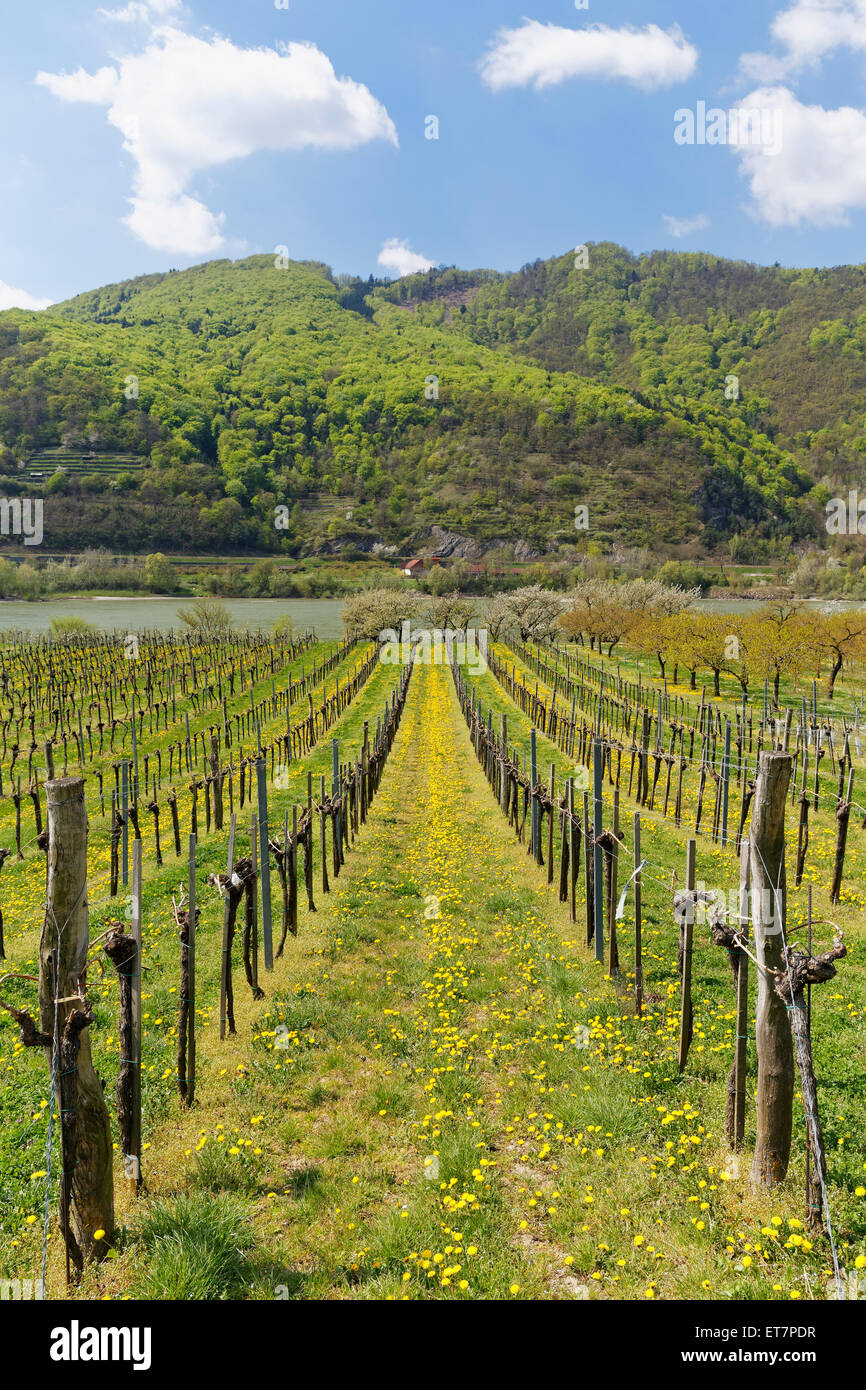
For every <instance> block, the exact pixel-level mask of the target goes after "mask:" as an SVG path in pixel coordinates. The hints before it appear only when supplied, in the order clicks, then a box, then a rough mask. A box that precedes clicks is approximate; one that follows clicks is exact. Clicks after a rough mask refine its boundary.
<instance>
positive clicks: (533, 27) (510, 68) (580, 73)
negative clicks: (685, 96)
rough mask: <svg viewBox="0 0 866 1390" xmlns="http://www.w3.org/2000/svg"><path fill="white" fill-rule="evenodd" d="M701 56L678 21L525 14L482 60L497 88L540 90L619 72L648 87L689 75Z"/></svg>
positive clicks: (503, 32)
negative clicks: (582, 22)
mask: <svg viewBox="0 0 866 1390" xmlns="http://www.w3.org/2000/svg"><path fill="white" fill-rule="evenodd" d="M697 61H698V50H697V49H696V48H694V47H693V45H692V44H690V43H688V42H687V40H686V38H685V36H684V34H683V32H682V30H681V29H680V27H679V25H677V24H675V25H674V26H673V28H671V29H668V30H664V29H660V28H659V27H658V25H657V24H648V25H646V27H645V28H643V29H635V28H631V27H629V28H623V29H611V28H609V27H608V26H607V25H603V24H594V25H591V26H589V27H587V28H585V29H564V28H562V27H561V26H560V25H558V24H542V23H540V22H539V21H538V20H536V19H526V20H524V22H523V25H522V26H521V28H519V29H500V31H499V33H498V34H497V35H496V38H495V39H494V40H493V43H492V45H491V48H490V50H489V52H488V53H487V54H486V55H485V57H484V58H483V59H482V62H481V65H480V66H481V75H482V78H483V80H484V82H485V83H486V84H487V86H488V87H490V88H492V89H493V91H501V90H502V89H503V88H504V87H528V86H530V84H531V85H533V86H534V87H535V88H536V90H538V89H540V88H542V87H550V86H552V85H553V84H554V83H556V82H564V81H565V80H566V78H569V77H616V78H622V80H623V81H625V82H631V83H632V84H633V85H634V86H636V87H642V88H644V89H647V90H649V89H652V88H654V87H667V86H670V85H671V84H672V83H674V82H682V81H684V79H685V78H687V77H690V76H691V74H692V73H693V72H694V70H695V67H696V65H697Z"/></svg>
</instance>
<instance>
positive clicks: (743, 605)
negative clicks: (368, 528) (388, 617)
mask: <svg viewBox="0 0 866 1390" xmlns="http://www.w3.org/2000/svg"><path fill="white" fill-rule="evenodd" d="M224 601H225V604H226V607H227V608H228V610H229V612H230V613H231V615H232V618H233V619H234V620H235V623H236V625H237V626H238V627H241V628H270V627H272V626H273V624H274V623H275V622H276V620H277V619H278V618H281V617H282V616H283V615H284V614H288V616H289V617H290V618H291V620H292V622H293V624H294V628H295V632H298V633H300V632H306V631H308V630H310V629H312V630H313V631H314V632H315V633H316V634H317V636H319V637H321V638H323V639H324V640H325V641H333V640H334V639H336V638H338V637H341V636H342V623H341V620H340V613H341V611H342V608H343V603H344V600H343V599H340V598H310V599H304V598H300V599H280V598H229V599H225V600H224ZM191 602H192V600H191V599H177V598H102V597H99V596H93V597H88V598H69V599H63V598H57V599H46V600H45V601H43V602H38V603H24V602H22V601H21V600H19V599H8V600H0V631H3V630H4V629H5V630H7V631H8V630H9V629H15V630H16V631H23V632H27V631H29V632H32V633H34V634H36V633H40V632H48V631H49V629H50V626H51V619H52V618H84V620H85V622H88V623H92V624H93V625H94V627H98V628H99V629H100V630H101V631H102V632H142V631H144V630H146V629H151V630H152V629H154V628H158V629H160V630H162V631H163V632H168V631H178V630H180V629H182V628H183V623H182V622H181V621H180V619H179V618H178V609H179V608H188V607H189V606H190V603H191ZM807 602H808V604H809V606H810V607H817V608H822V607H823V608H834V609H835V608H863V607H864V605H863V604H862V603H852V602H847V601H844V602H840V601H838V600H837V601H834V602H833V603H832V604H830V603H828V601H827V600H825V599H809V600H807ZM698 607H699V608H704V609H710V610H713V609H714V610H715V611H716V612H717V613H749V612H754V611H756V610H757V609H758V608H759V607H760V604H759V603H757V602H755V601H752V600H749V599H703V600H702V601H701V602H700V603H699V604H698Z"/></svg>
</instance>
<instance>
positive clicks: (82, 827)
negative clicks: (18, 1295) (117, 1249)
mask: <svg viewBox="0 0 866 1390" xmlns="http://www.w3.org/2000/svg"><path fill="white" fill-rule="evenodd" d="M45 793H46V799H47V816H48V886H47V894H46V896H47V911H46V914H45V922H44V924H43V928H42V939H41V942H40V947H39V1021H40V1029H41V1039H40V1041H41V1042H42V1043H43V1045H44V1047H45V1053H46V1058H47V1060H48V1064H49V1066H50V1067H51V1068H52V1075H53V1076H54V1077H55V1078H56V1081H55V1084H56V1087H57V1094H58V1095H59V1106H58V1108H59V1109H60V1111H61V1116H60V1130H61V1141H62V1151H63V1160H62V1161H63V1171H62V1177H61V1195H60V1201H61V1222H60V1226H61V1231H62V1232H63V1234H64V1238H65V1240H66V1250H67V1271H68V1268H69V1264H68V1262H69V1261H70V1260H71V1261H72V1263H73V1264H74V1265H75V1268H76V1270H78V1271H80V1270H81V1269H82V1268H83V1266H84V1264H85V1263H86V1262H88V1261H91V1260H103V1259H105V1257H106V1255H107V1254H108V1251H109V1250H110V1248H111V1245H112V1242H113V1239H114V1173H113V1153H112V1146H111V1123H110V1120H109V1116H108V1109H107V1106H106V1104H105V1096H104V1094H103V1090H102V1083H101V1081H100V1079H99V1077H98V1076H97V1074H96V1072H95V1070H94V1068H93V1061H92V1059H91V1054H90V1034H89V1031H88V1030H89V1025H90V1024H91V1023H92V1022H93V1014H92V1012H91V1009H90V1004H89V1002H88V1001H87V1000H86V999H85V998H84V995H83V993H80V992H79V991H83V990H84V989H85V988H86V985H85V979H86V971H87V953H88V949H89V945H90V935H89V930H88V905H87V811H86V809H85V804H84V781H83V779H82V778H80V777H63V778H60V779H58V780H55V781H52V782H48V783H46V787H45ZM97 1231H99V1232H100V1235H99V1237H98V1238H97V1236H96V1232H97Z"/></svg>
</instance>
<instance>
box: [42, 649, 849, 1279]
mask: <svg viewBox="0 0 866 1390" xmlns="http://www.w3.org/2000/svg"><path fill="white" fill-rule="evenodd" d="M479 689H480V691H481V692H482V693H483V698H484V700H485V706H486V704H487V702H488V700H490V699H492V700H493V701H494V703H495V702H496V701H497V700H499V699H500V697H499V695H498V694H497V690H496V687H495V685H494V683H493V681H492V678H491V677H489V676H485V677H482V678H481V680H480V682H479ZM503 707H505V704H504V702H503ZM509 716H510V719H511V720H512V721H513V724H512V727H513V728H514V729H515V731H516V730H517V729H518V728H519V720H520V716H519V715H518V714H517V711H516V710H515V708H514V706H510V707H509ZM355 717H356V718H358V719H359V718H360V717H361V714H360V711H359V712H358V713H357V714H356V716H355ZM550 757H551V759H552V758H554V752H553V750H550ZM644 850H645V853H647V854H648V856H649V858H650V865H651V870H650V871H648V873H647V875H646V878H645V889H644V896H645V904H646V909H645V920H646V923H647V960H646V970H647V980H646V988H647V990H648V992H649V994H648V1005H647V1012H646V1014H645V1017H644V1019H643V1020H642V1021H641V1020H638V1019H636V1018H635V1017H634V1013H633V1008H632V1005H631V1001H630V997H629V991H628V982H627V980H624V981H619V982H614V981H612V980H610V979H608V978H607V977H606V976H605V973H604V968H603V967H601V966H599V965H598V964H596V962H595V961H594V960H593V959H591V957H590V956H589V954H588V952H587V951H586V948H585V946H584V945H583V944H582V938H583V928H582V925H579V926H578V927H575V926H573V925H572V924H571V923H570V922H569V920H568V914H567V910H566V909H564V908H563V907H562V906H561V905H560V904H559V902H558V901H557V899H556V894H555V893H554V892H553V891H552V890H549V889H548V887H547V884H546V879H545V875H544V874H543V873H541V872H540V871H539V870H538V869H537V868H536V866H535V865H534V864H533V863H532V862H531V861H529V859H528V858H527V855H526V850H525V847H523V846H520V845H518V844H517V843H516V841H515V839H514V837H513V834H512V832H511V831H510V830H509V829H508V827H507V826H506V824H505V822H504V820H503V819H502V817H501V815H500V812H499V809H498V807H497V805H496V803H495V801H494V799H493V797H492V795H491V793H490V791H489V788H488V786H487V783H486V781H485V780H484V778H483V775H482V773H481V771H480V769H479V767H478V765H477V763H476V762H475V759H474V755H473V753H472V750H471V746H470V743H469V739H468V735H467V733H466V729H465V725H464V724H463V721H462V718H461V716H460V713H459V709H458V707H457V704H456V700H455V697H454V694H453V690H452V687H451V682H450V676H449V674H448V673H447V671H445V670H443V669H440V668H435V667H434V668H429V667H428V668H425V667H420V666H419V667H417V668H416V670H415V672H414V675H413V679H412V682H411V685H410V689H409V697H408V702H407V707H406V711H405V714H404V721H403V725H402V727H401V730H400V732H399V734H398V737H397V741H396V743H395V747H394V751H393V753H392V756H391V759H390V761H389V763H388V765H387V768H386V772H385V777H384V781H383V785H382V788H381V790H380V793H379V796H378V798H377V800H376V802H375V803H374V807H373V810H372V813H371V817H370V819H369V821H368V823H367V826H366V827H365V828H364V829H363V831H362V834H361V838H360V840H359V841H358V842H356V847H355V850H354V851H353V853H352V854H351V856H350V858H349V861H348V863H347V865H346V868H345V869H344V870H343V872H342V873H341V875H340V877H339V879H338V880H337V882H336V884H334V885H333V887H334V890H335V891H334V892H333V893H332V894H331V895H330V897H329V898H328V899H324V900H322V899H321V898H320V897H319V896H318V895H317V899H318V901H319V907H320V910H319V912H318V913H317V914H316V915H315V917H310V916H309V915H308V914H307V913H306V911H302V922H301V932H300V935H299V937H298V939H297V940H296V941H293V942H290V944H289V947H288V949H287V953H286V956H285V958H284V960H283V961H282V962H279V963H278V965H277V969H276V971H275V973H274V975H273V976H272V977H267V978H266V980H265V985H266V989H267V994H268V998H267V999H266V1000H264V1001H262V1002H259V1003H255V1002H253V1000H252V999H251V998H250V996H249V993H248V991H247V990H246V988H238V990H237V995H238V1000H237V1005H238V1007H237V1014H238V1034H237V1036H236V1037H235V1038H233V1039H230V1040H229V1041H228V1042H227V1043H225V1044H223V1045H220V1044H219V1042H218V1036H217V1031H216V1030H217V1026H218V1024H217V1020H216V1019H215V1018H214V1017H213V1016H212V1015H211V1016H209V1017H206V1018H203V1019H202V1034H201V1041H200V1044H199V1055H200V1059H201V1061H200V1066H201V1075H200V1082H199V1089H198V1103H197V1105H196V1106H195V1107H194V1109H193V1110H192V1111H190V1112H188V1113H187V1112H184V1111H182V1110H180V1109H179V1107H178V1105H177V1102H176V1100H175V1099H174V1098H173V1093H172V1089H171V1081H170V1080H169V1081H168V1085H167V1087H166V1095H165V1099H164V1103H163V1105H162V1108H161V1112H160V1113H159V1114H156V1115H154V1116H153V1118H152V1121H151V1124H150V1126H149V1130H148V1137H149V1141H150V1148H149V1150H148V1152H147V1153H146V1155H145V1162H146V1174H147V1184H148V1192H147V1194H146V1196H145V1197H144V1198H142V1199H140V1200H139V1201H138V1202H136V1203H134V1204H132V1203H130V1204H127V1205H125V1206H124V1208H123V1213H122V1215H123V1223H124V1230H123V1233H122V1235H121V1237H120V1239H119V1240H118V1244H117V1252H116V1258H115V1259H114V1260H112V1261H110V1262H109V1263H108V1264H107V1265H106V1266H104V1267H103V1268H102V1269H100V1270H98V1271H95V1272H93V1273H92V1274H90V1275H89V1276H88V1281H87V1282H86V1283H85V1285H84V1286H83V1288H82V1293H83V1294H84V1295H85V1296H88V1297H124V1296H136V1295H143V1296H149V1297H158V1298H191V1297H207V1298H219V1297H229V1298H252V1299H273V1298H278V1299H294V1298H338V1299H345V1298H366V1299H383V1298H384V1299H404V1298H409V1299H417V1298H426V1299H430V1298H440V1299H453V1298H458V1299H460V1298H462V1299H483V1298H495V1299H510V1298H516V1299H523V1298H577V1299H585V1298H592V1299H629V1298H639V1299H644V1300H646V1299H652V1298H660V1299H691V1298H695V1299H706V1300H713V1299H763V1298H770V1299H774V1298H775V1299H790V1298H802V1299H808V1298H810V1297H811V1298H823V1297H825V1293H824V1285H825V1284H826V1282H827V1279H828V1277H829V1264H828V1254H827V1247H826V1244H825V1243H824V1241H823V1240H819V1239H818V1240H814V1241H812V1242H810V1240H809V1239H808V1238H807V1235H806V1233H805V1232H804V1230H803V1227H802V1226H801V1225H800V1224H799V1223H800V1222H801V1220H802V1218H803V1198H802V1195H801V1194H802V1127H800V1128H799V1129H798V1135H797V1138H796V1140H795V1149H796V1156H795V1161H794V1164H793V1165H792V1176H791V1179H790V1180H789V1183H788V1184H787V1186H786V1187H785V1188H784V1189H782V1190H781V1191H780V1192H779V1193H778V1194H776V1195H774V1196H773V1198H772V1199H767V1198H764V1197H757V1196H755V1195H753V1194H752V1193H751V1191H750V1189H749V1184H748V1153H747V1152H745V1153H744V1154H743V1155H741V1156H740V1158H739V1166H738V1162H737V1160H736V1159H735V1157H734V1156H732V1155H730V1154H729V1153H728V1151H727V1146H726V1143H725V1140H724V1134H723V1127H722V1110H723V1094H724V1079H725V1076H726V1073H727V1068H728V1066H729V1063H730V1055H731V1042H732V1032H733V1028H732V1023H733V999H732V991H731V987H730V983H729V976H727V975H726V971H727V965H726V962H725V960H724V954H723V953H722V952H720V951H718V950H717V949H716V948H712V947H709V946H708V945H707V943H706V942H705V941H702V940H699V941H698V943H697V945H696V954H695V969H694V975H695V1043H694V1046H693V1050H692V1056H691V1059H690V1063H689V1067H688V1070H687V1072H686V1074H685V1075H684V1076H682V1077H680V1076H678V1075H677V1072H676V1064H675V1060H674V1049H675V1041H676V1029H677V1010H676V1002H677V1001H676V988H675V973H674V962H673V954H674V950H675V930H674V927H673V923H672V921H671V920H670V895H669V892H667V891H666V890H665V889H663V887H662V885H661V884H660V883H659V882H658V881H656V880H658V879H660V878H661V875H662V872H663V870H662V868H661V866H662V865H667V866H669V865H670V863H671V862H673V861H672V858H671V856H672V854H674V853H675V852H676V853H677V854H678V855H679V856H680V857H681V854H682V851H681V837H680V836H679V835H673V834H672V827H671V826H670V825H667V824H665V823H664V822H662V823H656V822H655V821H653V822H649V821H648V822H647V825H646V827H645V836H644ZM701 852H702V854H704V853H706V854H707V855H708V857H716V858H717V857H718V856H719V854H720V851H719V850H718V849H713V850H712V851H704V849H702V851H701ZM701 867H702V863H701V859H700V858H699V874H700V871H701ZM716 867H717V866H716ZM653 882H655V886H653ZM581 887H582V879H581ZM578 896H579V898H580V894H579V895H578ZM578 919H579V922H580V920H581V907H580V904H579V906H578ZM627 931H628V924H627V923H626V926H625V929H624V936H623V942H622V955H623V957H624V964H628V962H629V960H630V951H629V946H628V937H627ZM699 935H700V933H699ZM214 946H215V942H214V940H213V938H211V946H210V949H211V956H210V957H208V966H207V967H205V968H206V969H208V968H209V969H210V970H211V972H212V971H213V967H214V960H213V959H212V958H211V957H214V958H215V956H214ZM175 949H176V948H175ZM852 965H854V968H853V969H852ZM843 976H844V978H843ZM838 983H839V988H838V989H837V988H836V982H834V984H833V985H831V986H827V987H825V989H824V991H823V996H822V997H821V998H820V999H819V1000H818V1001H817V1008H816V1052H817V1055H818V1066H819V1072H820V1074H821V1079H822V1083H823V1084H822V1092H821V1103H822V1107H823V1111H824V1118H825V1121H826V1125H827V1131H828V1148H829V1149H830V1167H831V1178H832V1185H831V1205H832V1207H833V1211H834V1218H835V1220H836V1223H837V1228H838V1239H839V1246H840V1254H841V1256H842V1260H843V1263H846V1264H847V1265H852V1264H853V1261H854V1259H855V1258H856V1256H857V1255H858V1254H860V1253H861V1252H862V1251H863V1250H864V1243H863V1238H864V1228H866V1222H864V1213H866V1201H864V1199H863V1198H862V1197H860V1196H857V1195H856V1190H857V1188H858V1187H859V1186H860V1184H861V1183H863V1182H864V1181H866V1179H864V1177H863V1161H864V1155H863V1152H862V1139H861V1136H862V1132H863V1126H862V1118H863V1080H862V1077H861V1076H858V1071H862V1066H860V1065H859V1064H858V1062H857V1047H858V1046H862V1040H863V1035H864V1023H863V1012H862V1011H863V1003H864V1000H863V981H862V968H858V967H857V966H856V964H855V963H854V962H845V963H843V966H842V970H841V971H840V981H839V982H838ZM157 1004H158V1005H159V1008H160V1010H162V1008H163V1000H162V998H160V999H159V1000H155V1001H154V1004H153V1007H156V1006H157ZM146 1007H147V1006H146ZM160 1017H162V1014H160ZM831 1045H834V1046H835V1051H834V1052H833V1053H832V1056H831V1052H830V1049H831ZM170 1057H171V1050H170V1048H169V1058H170ZM166 1065H167V1068H168V1069H169V1075H170V1062H169V1061H167V1063H166ZM843 1097H844V1101H843V1099H842V1098H843ZM836 1111H839V1112H842V1113H841V1114H836V1113H835V1112H836ZM749 1126H750V1127H749V1130H748V1132H747V1143H748V1142H750V1141H751V1138H752V1135H753V1129H752V1126H753V1115H752V1114H750V1115H749ZM25 1239H27V1237H25ZM31 1239H32V1237H31ZM56 1253H57V1252H55V1257H54V1259H55V1262H53V1264H52V1268H53V1270H54V1272H55V1275H56V1272H57V1266H56Z"/></svg>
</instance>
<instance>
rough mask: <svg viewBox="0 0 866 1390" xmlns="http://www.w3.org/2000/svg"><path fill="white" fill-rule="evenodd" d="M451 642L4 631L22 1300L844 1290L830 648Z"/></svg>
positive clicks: (863, 1194)
mask: <svg viewBox="0 0 866 1390" xmlns="http://www.w3.org/2000/svg"><path fill="white" fill-rule="evenodd" d="M450 658H451V659H449V657H448V655H446V659H444V660H443V661H442V662H439V663H437V662H436V661H427V660H417V661H414V662H412V661H404V662H403V664H392V663H389V662H387V661H385V660H382V659H381V656H380V652H379V650H378V648H377V645H376V643H374V642H369V641H365V640H361V641H352V640H350V639H348V638H347V640H345V641H344V642H342V643H325V642H321V641H319V640H317V639H316V637H315V636H314V635H313V634H306V635H303V636H301V637H297V636H292V635H290V634H288V633H280V632H279V630H277V631H275V632H274V633H272V634H267V635H263V634H242V633H231V632H221V633H212V634H210V635H207V634H205V633H203V632H199V633H198V634H197V635H194V636H187V637H184V638H180V637H175V638H166V637H164V636H160V635H159V634H156V633H144V634H140V635H139V636H138V637H135V638H133V637H127V638H125V639H124V638H121V637H112V638H100V637H89V636H88V637H78V638H75V637H68V638H64V639H62V640H53V641H44V642H36V641H27V642H24V641H21V640H17V639H16V640H9V641H7V642H6V643H5V644H4V646H3V648H2V651H0V870H2V871H0V911H2V915H0V1280H2V1281H3V1282H4V1287H5V1288H7V1289H13V1288H14V1289H16V1290H17V1291H18V1292H17V1293H16V1295H15V1296H17V1297H21V1296H24V1297H27V1296H31V1295H28V1294H27V1293H26V1292H25V1293H23V1294H22V1292H21V1291H22V1290H27V1289H29V1290H31V1291H32V1290H33V1289H34V1288H41V1286H42V1281H43V1280H44V1290H45V1296H46V1297H48V1298H52V1299H62V1298H67V1297H68V1298H81V1299H94V1298H107V1299H122V1298H149V1299H159V1300H172V1301H174V1300H189V1299H208V1300H218V1299H243V1300H260V1301H266V1300H275V1299H276V1300H281V1301H282V1300H294V1299H353V1298H354V1299H370V1300H389V1299H393V1300H401V1299H410V1300H411V1299H434V1298H436V1299H464V1300H465V1299H468V1300H482V1299H496V1300H509V1299H553V1300H564V1299H577V1300H630V1299H640V1300H643V1301H646V1300H653V1299H657V1300H706V1301H714V1300H732V1299H733V1300H780V1301H791V1300H802V1301H822V1302H823V1301H825V1300H827V1299H828V1298H849V1297H863V1296H864V1294H866V1143H864V1140H863V1134H864V1132H866V1081H864V1068H863V1057H864V1047H866V971H864V967H863V957H862V943H863V926H862V908H863V903H864V894H866V853H864V834H866V762H864V756H863V747H862V742H861V711H860V705H859V702H858V701H857V700H856V699H855V698H854V697H853V696H852V695H851V694H850V693H849V691H848V685H847V684H846V687H845V691H844V692H843V694H842V695H841V697H840V698H837V700H836V701H835V705H834V707H833V709H832V714H831V713H829V712H828V710H827V706H826V702H825V703H824V704H823V705H822V706H821V708H819V706H818V701H817V693H816V690H815V687H814V686H813V685H812V683H811V681H807V682H804V683H803V684H802V685H798V684H796V683H795V682H793V681H790V680H787V679H786V680H785V681H784V683H783V687H782V698H781V703H780V704H779V706H778V707H774V705H773V702H772V700H768V697H767V695H766V693H765V696H764V699H763V700H757V701H753V700H751V699H749V698H748V697H747V696H743V698H742V699H737V698H734V696H733V695H731V694H730V693H722V694H721V695H719V696H716V695H714V694H713V693H712V691H710V692H708V691H707V690H706V688H704V689H697V690H695V689H689V688H688V687H687V686H685V685H682V686H681V685H675V684H673V683H672V682H671V681H670V680H668V681H662V680H660V681H658V682H656V681H653V680H648V679H646V677H645V676H644V675H641V674H638V673H637V670H636V668H634V667H632V666H629V665H624V666H623V667H618V666H617V663H616V661H615V660H613V659H612V658H605V657H602V656H601V655H598V654H596V653H594V652H592V653H590V652H589V651H588V649H587V648H584V647H578V646H568V647H567V646H565V645H564V644H561V643H558V642H545V643H543V644H535V643H521V642H519V641H518V640H517V639H516V638H513V639H509V640H506V638H505V635H503V634H500V636H499V638H498V639H497V640H496V641H495V642H491V645H490V650H489V651H488V652H487V657H486V661H485V662H484V663H483V664H481V665H479V664H477V663H475V664H470V663H467V662H465V661H461V659H460V655H459V651H458V653H457V654H456V655H455V654H454V652H453V651H452V652H450ZM633 676H634V679H632V677H633Z"/></svg>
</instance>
